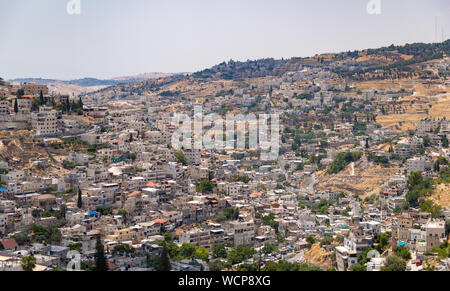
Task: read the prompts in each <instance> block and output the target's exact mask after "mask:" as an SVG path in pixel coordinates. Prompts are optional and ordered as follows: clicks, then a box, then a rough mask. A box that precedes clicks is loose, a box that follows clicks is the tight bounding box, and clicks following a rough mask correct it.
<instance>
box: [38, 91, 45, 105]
mask: <svg viewBox="0 0 450 291" xmlns="http://www.w3.org/2000/svg"><path fill="white" fill-rule="evenodd" d="M39 103H40V104H41V105H44V104H45V100H44V94H43V93H42V90H41V94H39Z"/></svg>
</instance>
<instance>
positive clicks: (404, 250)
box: [394, 246, 412, 260]
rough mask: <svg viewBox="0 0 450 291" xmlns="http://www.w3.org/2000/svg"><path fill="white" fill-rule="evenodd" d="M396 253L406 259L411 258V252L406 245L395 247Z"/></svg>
mask: <svg viewBox="0 0 450 291" xmlns="http://www.w3.org/2000/svg"><path fill="white" fill-rule="evenodd" d="M394 253H395V254H396V255H397V256H399V257H400V258H402V259H404V260H411V258H412V257H411V252H410V250H409V248H408V247H406V246H399V247H395V248H394Z"/></svg>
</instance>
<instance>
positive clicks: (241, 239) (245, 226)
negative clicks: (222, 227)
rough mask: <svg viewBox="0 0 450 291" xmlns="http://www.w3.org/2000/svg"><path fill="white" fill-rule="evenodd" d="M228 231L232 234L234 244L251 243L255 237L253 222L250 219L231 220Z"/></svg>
mask: <svg viewBox="0 0 450 291" xmlns="http://www.w3.org/2000/svg"><path fill="white" fill-rule="evenodd" d="M228 232H229V233H231V234H232V235H233V243H234V246H242V245H251V244H252V243H253V238H254V237H255V223H254V222H253V220H251V221H232V222H230V223H229V224H228Z"/></svg>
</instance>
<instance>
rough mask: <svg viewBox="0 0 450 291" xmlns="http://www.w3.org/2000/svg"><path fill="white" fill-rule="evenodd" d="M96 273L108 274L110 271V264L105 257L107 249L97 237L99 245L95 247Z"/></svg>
mask: <svg viewBox="0 0 450 291" xmlns="http://www.w3.org/2000/svg"><path fill="white" fill-rule="evenodd" d="M95 249H96V251H95V271H97V272H106V271H108V264H107V262H106V257H105V248H104V247H103V244H102V241H101V239H100V237H97V243H96V245H95Z"/></svg>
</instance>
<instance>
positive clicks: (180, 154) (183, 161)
mask: <svg viewBox="0 0 450 291" xmlns="http://www.w3.org/2000/svg"><path fill="white" fill-rule="evenodd" d="M174 155H175V158H176V159H177V160H178V162H180V163H181V164H183V165H185V166H186V165H187V159H186V156H185V155H184V153H183V152H181V151H178V152H175V154H174Z"/></svg>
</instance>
